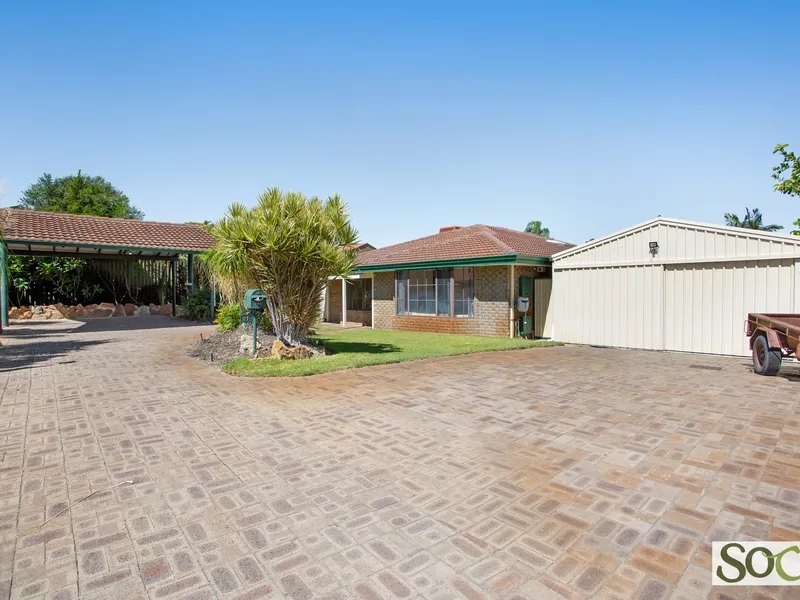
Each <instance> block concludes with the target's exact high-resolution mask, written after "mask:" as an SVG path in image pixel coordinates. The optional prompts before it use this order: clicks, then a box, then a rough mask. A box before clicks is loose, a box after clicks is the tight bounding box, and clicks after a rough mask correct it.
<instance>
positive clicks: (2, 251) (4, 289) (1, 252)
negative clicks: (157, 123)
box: [0, 241, 8, 329]
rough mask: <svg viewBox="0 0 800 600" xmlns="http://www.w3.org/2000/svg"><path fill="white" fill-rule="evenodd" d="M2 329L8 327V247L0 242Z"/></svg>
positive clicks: (0, 320)
mask: <svg viewBox="0 0 800 600" xmlns="http://www.w3.org/2000/svg"><path fill="white" fill-rule="evenodd" d="M0 313H2V314H0V329H2V328H3V327H8V277H7V275H6V245H5V244H4V243H3V242H2V241H0Z"/></svg>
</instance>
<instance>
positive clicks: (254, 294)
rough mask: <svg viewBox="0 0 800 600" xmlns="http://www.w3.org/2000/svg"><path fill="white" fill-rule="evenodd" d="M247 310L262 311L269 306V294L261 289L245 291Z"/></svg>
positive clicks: (245, 306)
mask: <svg viewBox="0 0 800 600" xmlns="http://www.w3.org/2000/svg"><path fill="white" fill-rule="evenodd" d="M244 308H245V310H249V311H250V312H252V311H258V312H261V311H263V310H264V309H266V308H267V295H266V294H265V293H264V292H262V291H261V290H247V291H246V292H245V293H244Z"/></svg>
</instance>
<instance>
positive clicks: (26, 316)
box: [22, 310, 33, 319]
mask: <svg viewBox="0 0 800 600" xmlns="http://www.w3.org/2000/svg"><path fill="white" fill-rule="evenodd" d="M32 316H33V313H32V312H31V311H29V310H26V311H25V312H24V313H22V318H23V319H30V318H31V317H32Z"/></svg>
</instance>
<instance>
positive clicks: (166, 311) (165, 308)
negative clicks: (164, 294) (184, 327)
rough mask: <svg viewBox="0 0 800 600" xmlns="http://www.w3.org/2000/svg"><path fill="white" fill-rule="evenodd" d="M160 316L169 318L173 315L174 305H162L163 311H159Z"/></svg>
mask: <svg viewBox="0 0 800 600" xmlns="http://www.w3.org/2000/svg"><path fill="white" fill-rule="evenodd" d="M159 314H161V315H163V316H165V317H166V316H168V315H171V314H172V305H171V304H162V305H161V310H160V311H159Z"/></svg>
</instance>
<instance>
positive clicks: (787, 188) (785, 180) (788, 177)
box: [772, 144, 800, 196]
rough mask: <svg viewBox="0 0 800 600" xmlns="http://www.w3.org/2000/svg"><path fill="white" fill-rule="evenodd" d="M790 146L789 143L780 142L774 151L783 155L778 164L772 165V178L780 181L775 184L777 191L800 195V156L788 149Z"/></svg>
mask: <svg viewBox="0 0 800 600" xmlns="http://www.w3.org/2000/svg"><path fill="white" fill-rule="evenodd" d="M788 147H789V144H778V145H777V146H775V149H774V150H773V151H772V153H773V154H779V155H780V156H781V162H780V163H779V164H778V166H777V167H772V178H773V179H774V180H776V181H777V182H778V183H776V184H775V191H778V192H780V193H781V194H789V195H791V196H800V158H798V157H797V156H795V154H794V152H789V151H787V150H786V148H788Z"/></svg>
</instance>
